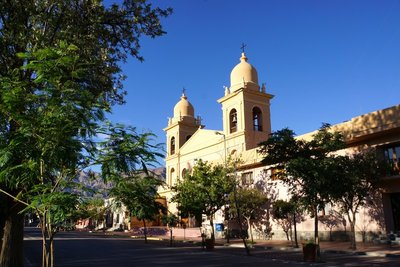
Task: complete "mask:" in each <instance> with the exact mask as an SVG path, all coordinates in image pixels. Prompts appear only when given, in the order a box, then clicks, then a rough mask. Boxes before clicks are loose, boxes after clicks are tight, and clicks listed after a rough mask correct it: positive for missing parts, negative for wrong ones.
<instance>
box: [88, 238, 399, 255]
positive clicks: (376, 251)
mask: <svg viewBox="0 0 400 267" xmlns="http://www.w3.org/2000/svg"><path fill="white" fill-rule="evenodd" d="M94 234H100V233H94ZM103 235H108V236H121V237H122V236H124V237H127V238H143V236H139V235H134V233H132V232H105V233H103ZM148 239H149V240H160V241H164V242H169V240H170V237H169V234H165V235H148ZM173 240H174V243H180V244H182V243H183V244H196V245H200V244H201V238H200V237H197V236H186V237H185V238H183V236H174V237H173ZM254 241H255V244H253V245H252V247H253V248H254V249H257V250H274V251H282V252H283V251H287V252H289V251H293V252H294V251H298V252H300V251H301V250H302V248H301V242H299V248H294V247H293V245H292V242H291V241H286V240H254ZM215 245H216V246H217V247H218V246H229V247H244V246H243V242H242V240H241V239H231V240H230V242H229V243H227V242H226V239H216V240H215ZM320 248H321V253H329V254H351V255H368V256H374V257H396V258H397V257H398V258H400V245H388V244H373V243H371V242H368V243H362V242H357V250H352V249H350V242H337V241H332V242H329V241H323V242H321V243H320Z"/></svg>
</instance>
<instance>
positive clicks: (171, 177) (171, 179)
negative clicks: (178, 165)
mask: <svg viewBox="0 0 400 267" xmlns="http://www.w3.org/2000/svg"><path fill="white" fill-rule="evenodd" d="M175 180H176V177H175V169H174V168H172V169H171V171H170V173H169V185H170V186H173V185H174V184H175Z"/></svg>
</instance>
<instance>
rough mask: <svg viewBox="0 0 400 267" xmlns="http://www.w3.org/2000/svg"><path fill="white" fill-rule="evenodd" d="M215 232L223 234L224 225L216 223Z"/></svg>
mask: <svg viewBox="0 0 400 267" xmlns="http://www.w3.org/2000/svg"><path fill="white" fill-rule="evenodd" d="M215 231H217V232H223V231H224V224H223V223H216V224H215Z"/></svg>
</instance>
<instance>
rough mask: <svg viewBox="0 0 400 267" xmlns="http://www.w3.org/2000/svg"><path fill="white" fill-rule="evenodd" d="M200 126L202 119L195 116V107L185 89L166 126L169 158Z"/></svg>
mask: <svg viewBox="0 0 400 267" xmlns="http://www.w3.org/2000/svg"><path fill="white" fill-rule="evenodd" d="M200 126H201V119H200V117H197V118H195V117H194V108H193V106H192V104H190V102H189V101H188V100H187V97H186V94H185V90H183V92H182V96H181V99H180V100H179V101H178V103H176V105H175V107H174V117H172V118H169V119H168V126H167V127H165V128H164V131H165V132H166V134H167V158H168V157H173V156H174V155H175V154H177V152H178V151H179V149H180V148H181V147H182V146H183V144H184V143H185V142H186V141H187V140H189V138H190V137H191V136H192V135H193V134H194V132H196V131H197V129H198V128H199V127H200Z"/></svg>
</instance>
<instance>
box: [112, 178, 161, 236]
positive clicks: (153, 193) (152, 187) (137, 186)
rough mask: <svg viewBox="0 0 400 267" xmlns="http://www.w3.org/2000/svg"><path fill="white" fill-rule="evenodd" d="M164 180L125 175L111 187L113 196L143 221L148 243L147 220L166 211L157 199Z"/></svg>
mask: <svg viewBox="0 0 400 267" xmlns="http://www.w3.org/2000/svg"><path fill="white" fill-rule="evenodd" d="M160 185H162V182H161V181H160V180H158V179H157V178H155V177H152V176H146V177H139V176H138V177H129V178H127V177H125V178H124V179H121V180H120V181H119V182H118V183H117V184H116V185H115V186H114V188H112V189H111V196H114V197H115V199H116V200H117V201H120V202H122V203H123V204H124V205H125V206H126V208H127V209H128V211H129V212H130V213H131V214H132V216H134V217H136V218H137V219H138V220H139V221H142V222H143V229H144V240H145V243H147V226H146V220H154V218H155V216H157V215H160V214H161V213H165V212H166V211H165V207H164V206H163V205H162V204H161V203H160V202H158V201H157V199H158V198H159V195H158V194H157V187H158V186H160Z"/></svg>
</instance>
